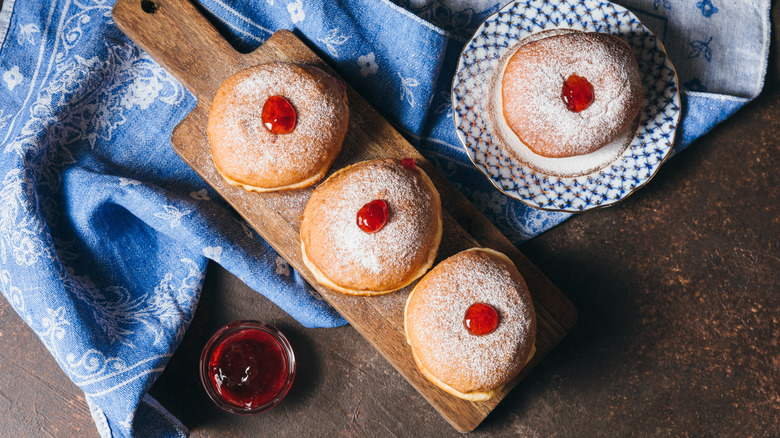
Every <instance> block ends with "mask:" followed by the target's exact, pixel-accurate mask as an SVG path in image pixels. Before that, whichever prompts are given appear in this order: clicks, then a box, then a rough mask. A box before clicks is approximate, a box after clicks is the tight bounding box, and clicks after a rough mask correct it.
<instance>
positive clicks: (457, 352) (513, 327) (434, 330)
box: [405, 248, 536, 393]
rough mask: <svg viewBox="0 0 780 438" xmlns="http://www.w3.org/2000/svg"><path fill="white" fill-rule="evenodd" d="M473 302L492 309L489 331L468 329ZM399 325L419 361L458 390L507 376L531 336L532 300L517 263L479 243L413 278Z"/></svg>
mask: <svg viewBox="0 0 780 438" xmlns="http://www.w3.org/2000/svg"><path fill="white" fill-rule="evenodd" d="M474 303H484V304H488V305H490V306H492V307H493V308H495V309H496V310H497V311H498V315H499V323H498V327H496V330H495V331H493V332H492V333H490V334H487V335H484V336H475V335H472V334H470V333H469V332H468V330H467V329H466V328H465V326H464V325H463V318H464V316H465V314H466V310H467V309H468V308H469V306H471V305H472V304H474ZM405 326H406V334H407V337H408V341H409V343H410V344H411V346H412V349H413V350H414V353H415V354H416V355H417V358H418V359H419V361H420V363H421V365H422V366H423V367H424V368H425V369H426V370H427V371H428V372H430V373H431V374H432V375H434V376H435V377H436V378H438V379H439V380H441V381H442V382H444V383H445V384H447V385H449V386H451V387H452V388H454V389H456V390H458V391H460V392H462V393H468V392H472V391H486V390H490V389H493V388H496V387H498V386H500V385H503V384H505V383H507V382H508V381H510V380H511V379H512V378H513V377H514V376H516V375H517V373H519V372H520V370H521V369H522V367H523V366H524V365H525V362H526V358H527V357H528V355H529V354H530V352H531V348H532V346H533V343H534V340H535V338H536V317H535V314H534V310H533V304H532V302H531V297H530V294H529V293H528V288H527V286H526V285H525V282H524V281H523V279H522V276H521V275H520V273H519V272H518V271H517V268H515V266H514V264H512V262H511V261H509V259H507V258H506V257H505V256H503V255H502V254H500V253H496V252H492V251H490V250H484V249H479V248H474V249H470V250H466V251H462V252H460V253H458V254H456V255H454V256H452V257H450V258H448V259H446V260H444V261H443V262H441V263H439V264H438V265H437V266H436V267H435V268H434V269H433V270H431V272H429V273H428V274H427V275H426V276H425V277H423V279H422V280H420V282H419V283H417V286H415V289H414V291H413V292H412V294H411V295H410V297H409V302H408V303H407V307H406V315H405Z"/></svg>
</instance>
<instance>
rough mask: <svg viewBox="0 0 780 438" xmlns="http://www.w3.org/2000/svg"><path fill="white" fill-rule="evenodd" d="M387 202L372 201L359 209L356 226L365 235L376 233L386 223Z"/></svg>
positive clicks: (380, 200)
mask: <svg viewBox="0 0 780 438" xmlns="http://www.w3.org/2000/svg"><path fill="white" fill-rule="evenodd" d="M388 216H389V214H388V208H387V202H385V201H384V200H382V199H374V200H373V201H371V202H369V203H368V204H366V205H364V206H362V207H360V210H358V213H357V224H358V227H360V229H361V230H363V231H365V232H366V233H376V232H377V231H379V230H381V229H382V227H384V226H385V224H386V223H387V217H388Z"/></svg>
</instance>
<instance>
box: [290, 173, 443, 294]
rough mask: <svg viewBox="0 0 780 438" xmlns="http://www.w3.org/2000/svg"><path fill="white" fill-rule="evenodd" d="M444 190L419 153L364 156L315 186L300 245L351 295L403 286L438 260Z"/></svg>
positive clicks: (325, 279)
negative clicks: (418, 161) (417, 158)
mask: <svg viewBox="0 0 780 438" xmlns="http://www.w3.org/2000/svg"><path fill="white" fill-rule="evenodd" d="M441 234H442V213H441V200H440V198H439V193H438V191H437V190H436V188H435V187H434V186H433V183H432V182H431V180H430V179H429V178H428V176H427V175H426V174H425V172H423V170H422V169H421V168H419V167H418V166H416V164H415V161H414V160H412V159H409V158H406V159H403V160H396V159H382V160H371V161H363V162H360V163H357V164H353V165H351V166H348V167H346V168H343V169H341V170H339V171H337V172H336V173H334V174H333V175H331V176H330V177H329V178H328V179H327V180H326V181H325V182H323V183H322V184H320V186H319V187H317V189H316V190H315V191H314V193H312V195H311V197H310V198H309V200H308V202H307V204H306V207H305V209H304V213H303V219H302V222H301V245H302V246H301V252H302V258H303V261H304V263H305V264H306V266H307V267H308V268H309V270H310V271H311V272H312V274H313V275H314V277H315V279H316V280H317V281H318V282H319V283H321V284H323V285H325V286H327V287H329V288H331V289H334V290H336V291H339V292H342V293H346V294H351V295H379V294H383V293H387V292H392V291H394V290H397V289H400V288H402V287H404V286H406V285H408V284H409V283H411V282H412V281H414V280H416V279H417V278H419V277H420V276H422V275H423V274H424V273H425V272H426V271H427V270H428V269H429V268H430V267H431V265H433V260H434V259H435V258H436V253H437V251H438V248H439V243H440V242H441Z"/></svg>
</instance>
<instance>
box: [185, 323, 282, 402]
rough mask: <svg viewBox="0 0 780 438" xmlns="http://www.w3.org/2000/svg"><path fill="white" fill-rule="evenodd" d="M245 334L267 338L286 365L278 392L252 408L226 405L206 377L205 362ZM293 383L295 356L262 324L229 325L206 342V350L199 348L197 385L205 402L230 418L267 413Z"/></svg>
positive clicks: (276, 332) (277, 334) (279, 335)
mask: <svg viewBox="0 0 780 438" xmlns="http://www.w3.org/2000/svg"><path fill="white" fill-rule="evenodd" d="M247 331H257V332H258V333H259V334H262V335H267V336H268V338H269V339H270V340H273V341H274V342H276V343H277V344H278V346H279V347H280V349H281V352H282V357H283V358H284V361H285V363H286V367H285V370H284V372H285V374H286V375H285V376H284V379H285V380H284V383H283V384H282V387H281V389H280V390H279V392H277V393H276V395H275V396H274V397H273V398H272V399H271V400H270V401H268V402H267V403H265V404H263V405H259V406H255V407H246V406H240V405H237V404H234V403H230V401H228V400H226V399H225V398H223V397H222V396H221V395H220V394H219V392H218V391H217V389H216V388H215V387H214V385H213V383H212V381H211V378H210V376H209V359H210V357H211V356H212V354H213V353H214V352H215V351H216V349H217V347H219V346H220V345H221V344H222V343H223V342H225V341H226V340H227V339H228V338H230V337H231V336H232V335H234V334H238V333H245V332H247ZM293 380H295V354H294V353H293V349H292V347H291V346H290V342H289V341H288V340H287V338H286V337H285V336H284V335H283V334H282V332H280V331H279V330H278V329H277V328H276V327H274V326H272V325H270V324H266V323H264V322H260V321H250V320H240V321H234V322H231V323H230V324H228V325H226V326H224V327H222V328H220V329H219V330H217V332H216V333H214V335H213V336H211V339H209V341H208V342H207V343H206V346H205V347H203V351H202V352H201V355H200V381H201V383H202V384H203V388H204V389H205V390H206V394H208V396H209V398H210V399H211V400H213V401H214V403H216V404H217V406H219V407H220V408H222V409H224V410H225V411H227V412H230V413H233V414H241V415H251V414H257V413H260V412H263V411H267V410H268V409H271V408H272V407H274V406H276V405H277V404H279V402H281V401H282V399H284V397H285V396H286V395H287V392H288V391H289V390H290V387H291V386H292V383H293Z"/></svg>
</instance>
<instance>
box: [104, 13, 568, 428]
mask: <svg viewBox="0 0 780 438" xmlns="http://www.w3.org/2000/svg"><path fill="white" fill-rule="evenodd" d="M142 4H144V5H145V6H147V7H144V8H142ZM149 5H150V3H144V2H139V1H135V0H119V1H118V2H117V3H116V5H115V6H114V10H113V15H114V21H115V22H116V24H117V26H118V27H119V28H120V29H121V30H122V31H123V32H124V33H125V34H127V35H128V36H129V37H130V38H131V39H132V40H133V41H134V42H135V43H137V44H138V45H139V46H140V47H141V48H143V49H144V50H145V51H146V52H148V53H149V54H150V55H151V56H152V57H153V58H154V59H155V60H156V61H157V62H159V63H160V64H161V65H162V66H163V67H165V68H166V69H167V70H168V71H169V72H170V73H172V74H173V75H174V76H175V77H176V78H177V79H178V80H179V81H181V82H182V83H183V84H184V85H185V86H186V87H187V88H188V89H189V90H190V91H191V92H193V93H194V94H195V95H196V97H197V98H198V103H197V106H196V107H195V109H194V110H193V111H192V112H191V113H190V114H189V115H188V116H187V117H186V118H185V119H184V120H183V121H182V122H181V123H180V124H179V125H178V126H177V127H176V129H175V130H174V132H173V136H172V143H173V146H174V149H175V150H176V152H177V153H178V154H179V155H180V156H181V157H182V158H183V159H184V161H186V162H187V163H188V164H189V165H190V166H191V167H192V168H193V169H194V170H195V171H196V172H197V173H198V174H199V175H200V176H201V177H202V178H203V179H204V180H205V181H206V182H207V183H208V184H210V185H211V186H212V187H213V188H214V189H215V190H216V191H217V192H218V193H220V195H221V196H222V197H223V198H224V199H225V200H227V202H228V203H230V205H231V206H232V207H233V208H235V210H236V211H237V212H239V214H241V215H242V216H243V217H244V218H245V219H246V220H247V222H248V223H249V224H250V225H252V227H254V228H255V229H256V230H257V231H258V233H260V235H261V236H263V238H264V239H266V241H268V243H270V244H271V245H272V246H273V247H274V248H275V249H276V250H277V251H278V252H279V253H280V254H281V255H282V256H283V257H284V258H285V259H286V260H287V261H288V262H289V263H290V264H291V265H292V266H293V267H294V268H295V269H296V270H298V272H300V273H301V275H303V277H304V278H306V280H307V281H309V283H310V284H311V285H312V286H313V287H314V288H315V289H316V290H317V291H318V292H319V293H320V294H321V295H322V296H323V297H324V298H325V299H326V300H327V301H328V302H329V303H330V304H331V305H333V306H334V307H335V308H336V309H337V310H338V311H339V312H340V313H341V314H342V315H343V316H344V317H345V318H346V319H347V320H348V321H349V322H350V323H351V324H352V326H353V327H354V328H355V329H356V330H357V331H358V332H360V333H361V334H362V335H363V336H364V337H365V338H366V339H367V340H368V341H369V342H370V343H371V344H372V345H373V346H374V347H375V348H376V349H377V350H379V351H380V352H381V354H382V355H383V356H384V357H385V358H386V359H387V360H388V361H389V362H390V363H391V364H392V365H393V366H394V367H395V368H396V369H397V370H398V371H399V372H400V373H401V374H402V375H403V376H404V377H405V378H406V379H407V380H408V381H409V382H410V383H411V384H412V386H414V387H415V388H416V389H417V390H418V391H419V393H420V394H422V395H423V397H425V398H426V399H427V400H428V401H429V402H430V403H431V404H432V405H433V406H434V407H435V408H436V409H437V410H438V411H439V412H440V413H441V414H442V415H443V416H444V417H445V418H446V419H447V421H449V422H450V423H451V424H452V425H453V426H454V427H455V428H456V429H457V430H459V431H470V430H473V429H474V428H475V427H476V426H477V425H478V424H479V423H480V422H481V421H482V420H483V419H484V418H485V417H486V416H487V415H488V414H489V413H490V412H491V411H492V410H493V408H494V407H495V406H496V405H497V404H498V403H499V402H500V401H501V400H502V399H503V398H504V397H505V396H506V394H507V393H508V392H509V391H510V390H511V389H512V388H513V387H514V386H516V385H517V383H518V382H519V381H520V380H521V379H522V378H523V377H524V376H525V375H526V374H527V373H528V372H529V371H530V370H531V369H532V368H533V367H534V366H535V365H536V364H537V363H539V361H540V360H541V359H542V358H544V356H545V355H547V353H549V352H550V350H551V349H552V348H553V347H554V346H555V345H556V344H557V343H558V342H559V341H560V340H561V339H562V338H563V337H564V336H565V335H566V334H567V333H568V332H569V331H570V330H571V328H572V327H573V326H574V324H575V321H576V318H577V314H576V310H575V309H574V306H573V305H572V304H571V302H570V301H569V300H568V299H567V298H566V297H565V296H564V295H563V294H562V293H561V292H560V291H559V290H558V289H557V288H556V287H555V286H554V285H553V284H552V283H551V282H550V281H549V280H548V279H547V278H546V277H545V276H544V275H543V274H542V273H541V272H540V271H539V270H538V269H537V268H536V267H535V266H534V265H533V264H532V263H531V262H529V261H528V259H526V258H525V257H524V256H523V255H522V254H521V253H520V252H519V251H518V250H517V248H515V247H514V246H513V245H512V244H511V243H510V242H509V241H508V240H507V239H506V238H505V237H504V236H503V235H501V233H500V232H499V231H498V230H497V229H496V228H495V227H494V226H493V225H492V224H491V223H490V222H489V221H488V220H487V219H486V218H485V217H484V216H483V215H482V214H481V213H480V212H479V211H478V210H477V209H476V208H475V207H474V206H473V205H472V204H471V203H470V202H469V201H468V200H467V199H466V198H465V197H464V196H463V195H462V194H461V193H459V192H458V191H457V190H456V189H455V188H454V187H453V186H452V185H451V184H450V183H449V182H448V181H447V180H446V179H445V178H444V177H443V176H442V175H441V174H439V173H438V172H437V171H436V170H435V169H434V168H433V167H432V166H431V165H430V164H429V163H428V162H427V161H425V159H424V158H423V157H422V156H421V155H420V154H419V153H418V152H417V150H416V149H415V148H414V147H412V146H411V145H410V144H409V143H408V142H407V141H406V140H405V139H404V138H403V137H402V136H401V135H400V134H399V133H398V132H397V131H396V130H395V129H394V128H393V127H392V126H391V125H390V124H389V123H388V122H387V121H386V120H384V119H383V118H382V117H381V116H380V115H379V114H378V113H377V112H376V111H375V110H374V109H373V108H372V107H371V106H369V105H368V103H367V102H366V101H365V100H364V99H363V98H362V97H361V96H360V95H358V94H357V93H356V92H355V91H354V90H352V89H350V90H349V91H348V97H349V102H350V116H351V117H350V128H349V131H348V133H347V138H346V140H345V143H344V147H343V149H342V152H341V154H340V156H339V158H338V159H337V161H336V163H335V164H334V166H333V169H332V171H333V170H335V169H338V168H341V167H344V166H346V165H349V164H352V163H355V162H359V161H363V160H367V159H374V158H403V157H414V158H415V159H416V160H417V161H418V164H419V165H420V167H422V168H423V169H424V170H425V171H426V172H427V173H428V175H429V176H430V177H431V179H432V180H433V182H434V184H435V185H436V187H437V189H438V190H439V192H440V194H441V198H442V207H443V210H444V215H443V216H444V233H443V237H442V243H441V246H440V249H439V255H438V257H437V262H438V261H440V260H442V259H444V258H446V257H448V256H450V255H453V254H455V253H457V252H459V251H461V250H464V249H467V248H471V247H474V246H485V247H491V248H494V249H496V250H498V251H501V252H503V253H505V254H507V255H508V256H509V257H510V258H511V259H512V260H513V261H514V262H515V264H516V265H517V267H518V269H519V270H520V272H521V273H522V274H523V276H524V277H525V279H526V281H527V283H528V286H529V289H530V290H531V294H532V296H533V299H534V306H535V309H536V313H537V321H538V334H537V340H536V347H537V353H536V355H535V356H534V357H533V359H532V360H531V362H530V363H529V364H528V365H527V366H526V367H525V368H524V369H523V371H522V372H521V373H520V375H519V376H518V377H517V378H516V379H515V380H514V381H513V382H511V383H510V384H508V385H506V386H505V387H504V388H503V389H502V390H501V391H500V392H499V394H498V395H497V396H496V397H494V398H493V399H491V400H489V401H486V402H469V401H465V400H461V399H459V398H456V397H453V396H450V395H448V394H446V393H445V392H443V391H441V390H439V389H438V388H436V387H435V386H434V385H433V384H431V383H430V382H428V381H427V380H426V379H425V378H424V377H423V376H422V374H420V373H419V371H418V370H417V368H416V366H415V364H414V361H413V359H412V355H411V350H410V349H409V346H408V345H407V343H406V340H405V336H404V330H403V307H404V303H405V301H406V298H407V296H408V293H409V291H411V287H412V286H410V287H407V288H405V289H403V290H401V291H399V292H395V293H392V294H388V295H384V296H380V297H371V298H365V297H351V296H346V295H342V294H339V293H336V292H333V291H331V290H329V289H327V288H325V287H323V286H320V285H318V284H317V283H316V282H315V281H314V278H313V276H312V275H311V273H310V272H309V270H308V269H307V268H306V267H305V265H304V264H303V263H302V261H301V253H300V237H299V227H300V218H301V214H302V212H303V209H304V206H305V204H306V201H307V199H308V197H309V195H310V194H311V192H312V190H313V188H308V189H304V190H297V191H288V192H279V193H267V194H259V193H251V192H247V191H245V190H243V189H240V188H236V187H233V186H230V185H228V184H227V183H226V182H225V181H224V180H223V179H222V177H221V176H220V175H219V174H218V173H217V171H216V169H215V168H214V164H213V162H212V159H211V154H210V151H209V146H208V140H207V138H206V125H207V117H208V109H209V107H210V105H211V101H212V98H213V96H214V94H215V93H216V90H217V88H218V87H219V85H220V84H221V83H222V82H223V81H224V80H225V79H227V78H228V77H229V76H230V75H231V74H233V73H235V72H236V71H238V70H241V69H243V68H247V67H250V66H253V65H257V64H261V63H266V62H272V61H287V62H296V63H301V64H310V65H315V66H318V67H320V68H323V69H325V70H326V71H329V72H330V73H331V74H334V75H335V72H333V71H332V70H331V69H330V68H329V67H328V66H327V65H326V64H325V63H324V62H323V61H322V60H321V59H320V58H319V57H318V56H317V55H316V54H315V53H314V52H312V51H311V50H310V49H309V48H308V47H307V46H306V45H305V44H304V43H302V42H301V41H300V40H299V39H298V38H296V37H295V36H294V35H293V34H292V33H290V32H288V31H279V32H276V33H275V34H274V35H273V36H272V37H271V38H270V39H269V40H268V41H267V42H266V43H264V44H263V45H262V46H261V47H260V48H259V49H257V50H255V51H254V52H252V53H249V54H239V53H238V52H236V51H234V50H233V49H232V48H231V47H230V46H229V45H228V43H227V42H226V41H225V40H224V39H223V38H222V37H221V36H220V35H219V33H218V32H217V31H216V29H215V28H214V27H213V26H211V24H210V23H209V22H208V21H206V19H205V18H204V17H202V16H201V14H200V13H199V12H198V11H197V9H196V8H195V7H194V6H192V5H191V4H190V3H189V2H187V1H186V0H175V1H166V2H156V3H154V4H153V7H148V6H149Z"/></svg>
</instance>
